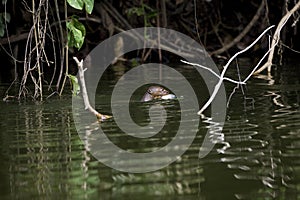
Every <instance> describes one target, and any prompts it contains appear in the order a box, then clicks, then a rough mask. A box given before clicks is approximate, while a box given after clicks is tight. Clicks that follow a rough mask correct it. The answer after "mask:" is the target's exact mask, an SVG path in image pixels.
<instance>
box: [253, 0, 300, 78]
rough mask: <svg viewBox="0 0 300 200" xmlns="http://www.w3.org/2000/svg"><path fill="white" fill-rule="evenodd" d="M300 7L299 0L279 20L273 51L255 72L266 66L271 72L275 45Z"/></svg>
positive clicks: (272, 44) (272, 45)
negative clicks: (283, 29) (285, 26)
mask: <svg viewBox="0 0 300 200" xmlns="http://www.w3.org/2000/svg"><path fill="white" fill-rule="evenodd" d="M299 8H300V1H298V2H297V4H296V5H295V6H294V7H293V8H292V9H291V10H290V11H287V13H286V14H285V15H284V16H283V17H282V18H281V20H280V21H279V23H278V25H277V28H276V30H275V33H274V36H273V39H272V43H271V51H270V53H269V57H268V60H267V62H266V63H265V64H264V65H263V66H262V67H260V68H259V69H258V70H257V71H255V72H254V74H258V73H260V72H262V71H263V70H265V69H266V68H268V73H270V72H271V66H272V60H273V56H274V51H275V46H277V44H278V42H279V39H280V32H281V29H282V28H283V27H284V25H285V24H286V22H287V21H288V20H289V18H290V17H291V16H292V15H293V14H294V13H295V12H296V11H297V10H298V9H299ZM272 47H273V48H272Z"/></svg>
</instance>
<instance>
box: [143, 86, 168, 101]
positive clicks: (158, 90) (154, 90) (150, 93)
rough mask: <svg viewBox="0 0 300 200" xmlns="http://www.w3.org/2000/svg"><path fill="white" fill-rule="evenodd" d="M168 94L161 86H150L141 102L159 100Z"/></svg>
mask: <svg viewBox="0 0 300 200" xmlns="http://www.w3.org/2000/svg"><path fill="white" fill-rule="evenodd" d="M169 93H170V92H169V91H168V90H166V89H164V88H163V87H161V86H158V85H156V86H151V87H149V88H148V90H147V92H146V93H145V94H144V96H143V98H142V99H141V102H147V101H151V100H153V99H161V97H162V96H165V95H168V94H169Z"/></svg>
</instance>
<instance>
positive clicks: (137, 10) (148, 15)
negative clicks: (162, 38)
mask: <svg viewBox="0 0 300 200" xmlns="http://www.w3.org/2000/svg"><path fill="white" fill-rule="evenodd" d="M126 13H127V16H132V15H134V14H135V15H137V16H144V26H151V23H150V20H151V19H153V18H155V17H156V16H157V11H155V10H154V9H152V8H151V7H149V6H147V5H146V4H144V3H142V5H141V7H132V8H129V9H127V11H126Z"/></svg>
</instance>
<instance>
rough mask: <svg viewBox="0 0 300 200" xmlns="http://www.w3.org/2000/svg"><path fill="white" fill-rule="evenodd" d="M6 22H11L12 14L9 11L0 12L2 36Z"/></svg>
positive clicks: (0, 35)
mask: <svg viewBox="0 0 300 200" xmlns="http://www.w3.org/2000/svg"><path fill="white" fill-rule="evenodd" d="M5 22H10V14H9V13H7V12H3V13H0V37H3V36H4V33H5Z"/></svg>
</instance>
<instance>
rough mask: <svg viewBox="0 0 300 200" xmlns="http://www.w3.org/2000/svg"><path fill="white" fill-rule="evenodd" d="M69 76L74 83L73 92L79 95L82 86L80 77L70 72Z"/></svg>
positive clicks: (74, 94)
mask: <svg viewBox="0 0 300 200" xmlns="http://www.w3.org/2000/svg"><path fill="white" fill-rule="evenodd" d="M68 77H69V78H70V80H71V83H72V88H73V89H72V94H73V96H77V95H78V94H79V92H80V86H79V83H78V79H77V77H76V76H73V75H71V74H68Z"/></svg>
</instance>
